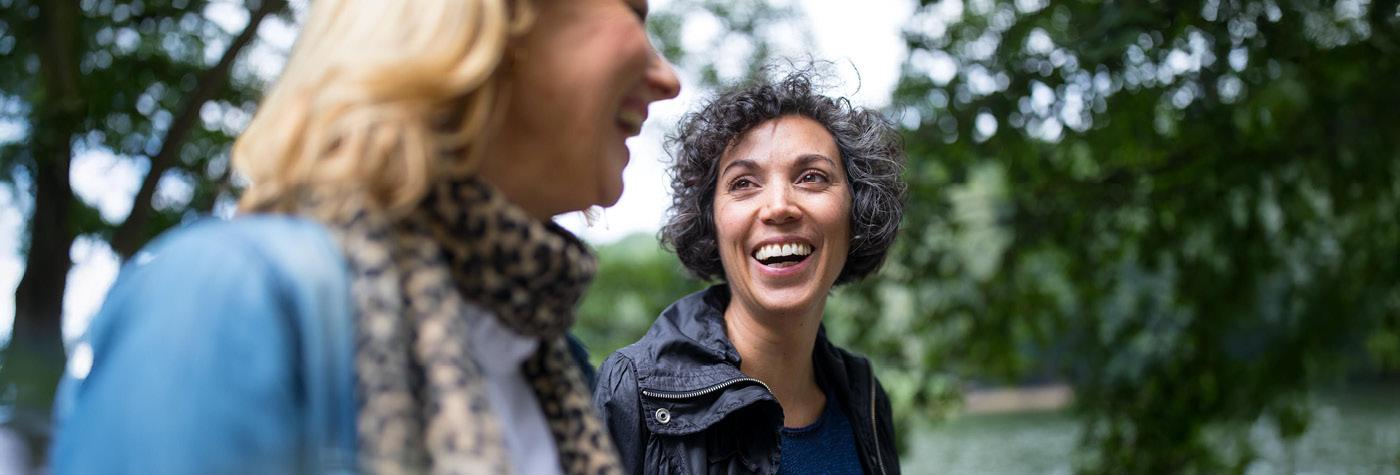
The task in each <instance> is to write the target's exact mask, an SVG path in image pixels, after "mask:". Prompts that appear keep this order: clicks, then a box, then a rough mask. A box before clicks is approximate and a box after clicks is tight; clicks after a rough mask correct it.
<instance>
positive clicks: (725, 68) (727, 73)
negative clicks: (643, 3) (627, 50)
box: [647, 0, 813, 91]
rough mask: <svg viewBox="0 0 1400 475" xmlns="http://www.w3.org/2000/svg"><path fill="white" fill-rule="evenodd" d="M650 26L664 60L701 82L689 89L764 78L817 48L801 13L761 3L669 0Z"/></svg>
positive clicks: (649, 20)
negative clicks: (795, 55) (777, 66)
mask: <svg viewBox="0 0 1400 475" xmlns="http://www.w3.org/2000/svg"><path fill="white" fill-rule="evenodd" d="M647 24H648V27H649V29H650V30H651V33H652V36H653V37H654V38H655V40H656V41H655V43H656V45H657V48H658V49H660V50H661V53H662V55H664V56H665V57H666V59H668V60H670V61H671V62H672V63H673V64H675V65H676V66H677V67H678V68H680V69H681V70H682V71H685V72H688V73H690V75H691V76H693V79H694V80H695V81H698V83H695V82H691V83H688V84H686V85H685V87H687V88H697V87H698V88H699V89H700V90H702V91H710V90H713V89H714V88H716V87H719V86H723V85H727V84H733V83H736V82H744V81H747V80H750V79H753V78H756V77H760V76H761V75H763V74H764V73H765V72H766V71H767V70H768V69H769V68H770V67H771V66H772V65H773V64H775V63H776V62H778V61H779V58H785V57H787V56H788V55H789V54H790V53H792V52H793V51H794V50H800V49H802V48H805V45H810V44H812V43H813V41H812V35H811V32H810V30H809V28H808V25H807V23H806V18H805V17H804V16H803V14H802V12H801V10H799V9H797V8H794V7H793V6H791V5H788V4H786V3H784V4H778V5H775V4H774V3H773V2H768V1H762V0H740V1H732V0H670V1H668V2H666V3H665V4H664V6H662V7H660V8H658V9H657V10H656V11H654V12H652V13H651V14H650V15H649V16H648V17H647ZM686 79H687V80H690V79H692V78H690V77H688V78H686Z"/></svg>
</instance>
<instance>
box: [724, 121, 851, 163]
mask: <svg viewBox="0 0 1400 475" xmlns="http://www.w3.org/2000/svg"><path fill="white" fill-rule="evenodd" d="M838 156H839V153H838V149H837V147H836V139H835V138H833V137H832V136H831V133H830V132H828V131H827V130H826V127H824V126H822V125H821V124H820V123H818V122H817V121H815V120H812V119H809V118H807V117H801V116H784V117H779V118H777V119H773V120H769V121H765V122H763V123H760V124H758V125H756V126H754V127H752V128H750V129H749V130H747V131H745V132H744V133H742V134H740V135H739V136H738V137H736V138H735V140H734V143H733V144H732V145H730V146H729V147H728V148H726V149H725V151H724V154H722V155H721V156H720V157H719V166H720V169H721V170H724V169H725V168H727V167H729V166H731V165H732V164H735V163H736V162H747V163H746V164H744V165H745V166H756V165H790V164H792V165H805V164H808V162H810V161H812V160H813V159H821V158H824V159H825V160H819V161H826V162H831V163H832V164H833V165H835V164H838V162H839V161H838V160H836V159H837V157H838ZM721 173H722V172H721Z"/></svg>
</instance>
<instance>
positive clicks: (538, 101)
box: [51, 0, 679, 474]
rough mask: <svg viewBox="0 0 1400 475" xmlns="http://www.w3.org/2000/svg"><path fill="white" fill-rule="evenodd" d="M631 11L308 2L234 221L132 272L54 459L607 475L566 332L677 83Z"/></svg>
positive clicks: (65, 465)
mask: <svg viewBox="0 0 1400 475" xmlns="http://www.w3.org/2000/svg"><path fill="white" fill-rule="evenodd" d="M646 10H647V5H646V0H537V1H527V0H519V1H509V0H414V1H412V2H398V1H383V0H317V1H316V2H313V4H312V8H311V12H310V15H309V17H308V20H307V23H306V25H305V28H304V30H303V31H302V34H301V37H300V38H299V39H298V42H297V44H296V46H295V47H294V49H293V52H292V55H291V58H290V59H289V61H288V64H287V67H286V70H285V71H284V73H283V75H282V77H281V78H280V79H279V80H278V82H277V83H276V85H275V86H274V87H273V89H272V90H271V91H270V92H269V93H268V96H267V97H266V99H265V100H264V102H263V104H262V106H261V108H260V110H259V111H258V114H257V116H256V117H255V119H254V120H253V123H252V124H250V125H249V127H248V130H247V131H246V132H245V133H244V134H243V135H242V136H241V137H240V138H239V140H238V142H237V143H236V144H235V146H234V150H233V158H234V163H235V165H236V166H237V167H238V169H239V170H240V171H241V173H242V174H243V175H244V176H246V177H247V178H248V179H249V181H250V182H251V185H250V186H249V188H248V189H247V191H246V192H245V194H244V196H243V198H242V202H241V208H242V215H241V216H240V217H238V218H235V219H233V220H232V221H225V222H214V221H211V222H204V223H199V224H195V225H193V226H189V227H186V228H185V229H182V230H179V231H176V232H173V233H171V234H170V235H167V236H164V237H162V238H159V239H158V240H157V241H156V242H155V243H153V244H152V245H151V246H150V247H149V248H148V249H147V250H145V251H143V252H141V253H139V254H138V255H137V256H136V257H135V258H134V259H132V262H131V263H130V264H129V265H127V266H126V268H124V269H123V270H122V274H121V276H120V277H119V279H118V281H117V283H116V284H115V285H114V287H113V288H112V290H111V292H110V294H109V296H108V298H107V301H106V303H105V304H104V306H103V309H102V311H101V312H100V314H99V315H98V316H97V318H95V319H94V321H93V323H92V326H91V327H90V329H89V331H88V334H87V337H86V338H85V340H84V342H82V343H81V346H80V347H79V348H78V350H77V351H82V352H90V354H91V355H92V360H91V362H92V364H91V365H90V367H88V365H75V366H74V368H73V369H72V370H71V371H70V374H69V375H68V376H67V378H66V380H65V382H64V384H63V387H62V389H61V392H60V396H59V400H58V401H57V404H56V405H57V409H56V411H57V414H56V418H57V424H58V432H57V434H56V436H55V446H54V448H53V450H52V451H51V453H52V457H53V459H52V461H51V462H52V468H53V471H54V472H55V473H60V474H64V473H200V474H206V473H293V472H294V473H322V472H331V471H351V472H354V471H370V472H376V473H421V472H433V473H505V472H512V471H514V472H520V473H610V472H615V471H616V468H617V459H616V455H615V453H614V449H613V447H612V445H611V444H610V443H609V439H608V437H607V436H606V434H605V429H604V427H603V425H602V424H601V423H600V422H598V421H597V420H596V416H595V415H594V412H593V410H592V409H591V408H590V404H589V393H588V389H587V387H586V385H585V383H584V381H583V379H582V376H581V372H580V368H579V367H578V365H577V364H576V362H575V361H574V360H573V359H572V358H571V357H570V356H569V353H568V351H569V350H568V347H567V344H566V342H565V337H564V333H565V331H566V330H567V328H568V327H569V325H570V324H571V323H572V320H573V312H574V305H575V304H576V302H577V300H578V298H579V296H580V294H581V293H582V292H583V290H584V287H585V286H586V285H587V283H588V281H589V279H590V277H591V275H592V272H593V271H594V268H595V264H594V262H593V260H592V257H591V255H590V254H589V252H588V250H587V249H586V248H585V246H584V245H583V244H581V243H580V242H579V241H578V240H577V239H575V238H574V237H573V236H571V235H570V234H569V233H568V232H566V231H564V230H563V229H561V228H559V227H557V226H555V225H554V224H552V223H551V222H550V218H551V216H553V215H556V214H559V213H563V212H568V211H574V210H582V209H586V208H588V207H590V206H594V205H603V206H606V205H610V204H612V203H614V202H616V200H617V199H618V197H619V195H620V194H621V190H622V183H621V179H622V169H623V167H624V166H625V165H626V164H627V161H628V151H627V148H626V146H625V144H624V141H625V140H626V139H627V138H628V137H630V136H633V135H636V134H637V133H638V132H639V131H640V128H641V125H642V122H643V121H644V120H645V118H646V114H647V106H648V105H649V104H650V103H652V102H654V101H657V100H662V99H667V98H671V97H674V96H675V95H676V94H677V92H678V90H679V84H678V83H677V80H676V76H675V74H674V72H673V71H672V70H671V68H670V66H669V65H668V64H667V63H666V62H665V60H664V59H662V58H661V57H659V56H658V55H657V53H656V51H655V50H654V49H653V48H652V46H651V44H650V43H649V40H648V38H647V35H646V30H645V25H644V21H645V16H646Z"/></svg>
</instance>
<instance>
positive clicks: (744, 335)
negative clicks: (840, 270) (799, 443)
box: [724, 299, 826, 427]
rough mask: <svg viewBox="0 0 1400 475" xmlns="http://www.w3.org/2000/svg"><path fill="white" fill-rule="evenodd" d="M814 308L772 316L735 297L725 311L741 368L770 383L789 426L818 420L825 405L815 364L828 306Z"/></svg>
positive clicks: (818, 305) (728, 333) (727, 328)
mask: <svg viewBox="0 0 1400 475" xmlns="http://www.w3.org/2000/svg"><path fill="white" fill-rule="evenodd" d="M814 307H815V308H812V309H810V310H809V311H808V312H804V313H803V314H794V315H772V314H765V312H763V311H762V310H761V309H753V308H752V307H750V306H747V305H744V304H742V303H740V302H739V301H738V299H733V300H731V301H730V303H729V306H728V307H727V308H726V309H725V311H724V328H725V333H726V334H727V335H728V337H729V342H730V343H731V344H733V345H734V349H735V350H737V351H738V352H739V356H740V358H742V361H741V363H740V364H739V370H740V371H743V372H744V374H746V375H748V376H750V377H752V378H755V379H758V380H759V381H763V382H764V384H767V385H768V388H769V389H771V390H772V391H773V395H774V397H777V398H778V404H780V405H782V407H783V425H784V426H787V427H802V426H806V425H809V424H811V423H813V422H815V421H816V420H817V417H818V416H820V415H821V411H822V409H823V408H825V407H826V406H825V404H826V396H825V394H823V393H822V390H821V387H820V386H818V385H817V378H816V371H815V369H814V368H813V366H812V349H813V348H814V347H815V346H816V342H817V329H818V328H819V325H820V324H821V315H822V310H823V309H824V307H825V302H819V303H818V304H817V305H815V306H814Z"/></svg>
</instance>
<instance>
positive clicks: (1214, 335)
mask: <svg viewBox="0 0 1400 475" xmlns="http://www.w3.org/2000/svg"><path fill="white" fill-rule="evenodd" d="M946 4H947V2H938V3H934V4H926V6H925V7H924V8H922V9H921V10H920V12H919V13H918V14H916V16H918V15H934V14H936V12H940V11H946V8H945V7H946ZM974 4H975V6H976V8H972V7H969V8H967V9H966V10H965V11H963V12H961V14H960V15H951V16H953V17H954V18H945V20H946V30H945V31H943V32H942V34H928V33H927V32H921V31H918V30H917V29H915V28H911V33H910V35H909V40H910V44H911V52H910V62H909V63H908V64H907V65H906V67H905V76H904V78H903V80H902V81H901V85H900V87H899V88H898V89H897V91H896V97H895V101H894V102H895V106H894V109H895V111H896V114H901V113H902V114H912V115H915V116H917V117H921V118H922V120H921V121H920V123H919V124H918V126H917V127H914V128H912V129H910V130H909V131H908V135H907V139H908V146H909V153H910V159H911V166H910V174H909V179H910V180H911V182H912V185H913V186H912V187H911V190H913V193H914V196H913V199H912V203H911V212H910V213H908V220H907V221H906V228H905V231H906V234H905V241H904V242H903V243H902V244H901V245H900V246H898V247H897V249H896V252H895V254H894V255H893V256H892V257H891V261H892V262H898V263H901V264H902V267H906V268H907V273H901V274H898V275H893V274H890V273H886V274H884V275H885V278H884V281H885V282H883V283H880V284H878V285H903V286H906V287H908V288H930V287H931V288H938V289H942V290H940V291H936V292H916V293H915V294H914V295H916V296H918V297H917V299H916V304H915V307H917V308H921V309H924V315H923V318H922V319H920V320H923V321H926V322H930V323H921V324H914V325H910V326H908V327H905V328H899V329H895V331H896V332H897V333H905V334H910V335H919V336H921V337H923V338H931V339H933V340H935V341H946V340H947V339H946V338H944V337H940V336H937V335H942V334H947V333H952V334H957V335H962V336H963V337H964V338H965V339H966V340H967V343H964V344H957V343H951V342H950V343H948V345H947V346H942V347H931V348H928V351H929V352H932V353H938V354H939V355H942V356H937V357H929V358H925V359H926V360H927V361H942V362H944V364H945V365H947V366H945V368H948V367H951V368H957V371H958V372H959V373H960V374H963V375H964V376H967V377H982V376H984V375H994V374H1001V375H1005V376H1010V377H1024V376H1028V375H1035V374H1041V373H1045V372H1051V373H1054V374H1057V375H1058V377H1059V378H1064V379H1068V380H1070V381H1071V382H1073V383H1074V384H1075V388H1076V391H1077V396H1078V406H1079V407H1080V409H1081V410H1082V411H1083V413H1084V414H1085V415H1086V416H1087V417H1088V420H1089V421H1090V430H1088V431H1086V432H1085V434H1086V438H1085V440H1084V443H1085V445H1086V447H1089V448H1091V449H1092V450H1093V451H1095V452H1097V454H1098V455H1097V456H1094V457H1089V458H1087V459H1086V462H1085V464H1083V465H1082V466H1081V467H1080V468H1081V469H1084V470H1088V471H1106V470H1112V471H1117V472H1148V473H1157V472H1163V471H1166V472H1173V471H1213V470H1216V469H1220V468H1222V467H1224V466H1235V467H1241V466H1244V465H1241V464H1247V462H1248V460H1247V459H1248V453H1249V452H1250V451H1247V450H1245V451H1239V452H1237V453H1235V454H1234V455H1232V456H1233V457H1237V459H1236V460H1225V459H1224V458H1221V457H1223V455H1221V454H1217V453H1215V451H1214V450H1213V449H1212V448H1211V447H1210V446H1209V445H1208V444H1207V442H1205V439H1203V438H1202V437H1201V436H1200V434H1201V433H1202V431H1203V430H1205V429H1206V428H1210V427H1217V426H1220V425H1221V424H1229V423H1235V422H1249V421H1253V420H1254V419H1256V418H1259V417H1268V418H1271V419H1273V420H1274V421H1275V422H1276V423H1277V427H1279V430H1280V433H1281V435H1283V436H1285V437H1292V436H1296V435H1297V434H1298V433H1300V432H1301V431H1302V430H1303V428H1302V427H1301V426H1299V425H1298V424H1294V423H1293V422H1295V421H1299V420H1305V419H1306V418H1305V417H1302V416H1298V414H1297V411H1298V410H1300V409H1298V408H1299V407H1300V406H1299V404H1298V403H1297V401H1298V396H1299V395H1300V394H1303V393H1305V392H1306V390H1307V388H1309V387H1310V385H1312V384H1313V383H1314V382H1316V381H1319V380H1322V379H1326V378H1330V377H1334V375H1336V374H1339V372H1341V371H1344V370H1345V369H1346V368H1349V367H1351V368H1374V367H1376V366H1380V365H1383V364H1385V363H1382V362H1386V361H1391V358H1393V356H1388V355H1392V354H1393V352H1391V351H1390V350H1389V348H1392V346H1393V345H1392V344H1391V343H1390V342H1391V341H1394V340H1393V335H1394V333H1395V332H1394V330H1393V328H1394V323H1393V322H1394V320H1395V318H1396V317H1395V315H1396V313H1397V308H1396V305H1395V304H1393V303H1389V302H1390V300H1388V299H1391V298H1394V297H1392V296H1394V295H1400V286H1398V285H1397V284H1396V282H1400V280H1397V277H1400V275H1397V274H1396V271H1397V268H1396V265H1395V264H1394V262H1395V261H1396V259H1395V258H1394V256H1396V255H1400V254H1396V252H1397V251H1400V239H1397V236H1396V227H1397V225H1396V220H1394V219H1393V217H1392V218H1391V219H1389V220H1388V221H1385V222H1382V221H1378V220H1376V219H1377V218H1379V215H1377V214H1375V213H1376V211H1378V210H1379V209H1385V210H1387V211H1393V210H1395V208H1394V206H1395V203H1397V201H1396V193H1395V192H1394V189H1395V188H1396V186H1395V183H1397V181H1400V173H1397V166H1396V165H1395V164H1396V158H1397V152H1396V150H1400V143H1397V141H1400V139H1397V137H1400V135H1397V133H1396V132H1397V131H1400V115H1397V114H1396V113H1395V111H1396V110H1400V109H1397V107H1400V101H1397V94H1396V93H1397V92H1400V90H1397V89H1396V87H1395V86H1394V85H1393V84H1394V83H1393V81H1389V80H1386V79H1381V78H1383V77H1393V76H1391V75H1394V74H1397V73H1400V61H1397V60H1396V59H1395V58H1397V56H1396V55H1394V54H1387V53H1386V52H1387V51H1389V50H1390V48H1391V47H1390V46H1389V45H1388V44H1387V43H1386V42H1385V41H1383V40H1382V38H1390V37H1392V35H1394V33H1395V31H1396V24H1395V22H1391V21H1388V20H1387V21H1382V22H1375V21H1374V20H1371V21H1369V22H1368V21H1367V20H1363V18H1368V16H1367V15H1365V14H1364V13H1365V12H1364V11H1363V12H1360V13H1358V12H1351V11H1350V10H1347V9H1343V8H1341V7H1340V6H1339V7H1338V8H1335V9H1334V8H1332V7H1331V6H1324V5H1314V4H1311V3H1289V4H1286V5H1279V4H1275V3H1273V2H1248V1H1246V2H1228V1H1222V2H1213V1H1212V2H1200V3H1194V4H1172V8H1167V6H1166V4H1142V5H1139V4H1121V3H1108V4H1103V3H1100V2H1087V1H1085V2H1080V1H1070V2H1056V3H1055V4H1054V5H1053V6H1049V7H1047V8H1044V9H1024V8H1017V5H1015V4H1014V3H1013V2H974ZM1351 7H1356V8H1361V9H1362V10H1364V9H1365V8H1366V7H1365V6H1364V5H1362V4H1352V5H1350V6H1349V7H1348V8H1351ZM1393 7H1394V6H1393V4H1392V5H1390V6H1389V7H1388V8H1392V9H1393ZM1381 8H1387V7H1381ZM944 16H945V17H947V16H949V15H944ZM1370 18H1374V16H1371V17H1370ZM934 33H938V32H937V31H935V32H934ZM989 46H991V47H992V49H991V52H990V53H988V47H989ZM943 52H946V53H947V54H950V55H951V59H952V62H953V63H955V64H956V69H957V72H956V75H955V76H954V77H952V78H951V79H950V80H947V81H940V80H937V79H938V75H939V74H941V73H938V72H937V71H931V70H929V68H927V67H926V65H923V64H921V63H920V60H916V58H920V57H925V58H926V57H930V55H933V56H936V55H937V54H942V53H943ZM1363 68H1364V69H1365V70H1366V71H1368V74H1366V75H1363V74H1360V73H1358V72H1359V71H1361V70H1362V69H1363ZM931 78H932V79H934V80H930V79H931ZM1387 110H1388V112H1387ZM987 116H990V117H987ZM1361 118H1364V119H1361ZM978 121H982V122H987V123H995V124H996V125H997V126H998V127H996V129H995V130H996V131H995V132H994V133H993V134H990V136H987V135H989V134H980V136H979V133H978V131H977V130H976V129H975V128H974V127H975V124H977V122H978ZM1363 121H1364V124H1365V125H1361V123H1362V122H1363ZM950 138H951V139H953V140H950ZM969 138H977V140H968V139H969ZM1363 169H1364V170H1367V171H1366V172H1361V170H1363ZM986 170H1000V171H1001V173H1002V174H1003V177H1002V179H1001V182H1002V183H1003V185H1002V188H1001V189H1004V190H1005V195H1006V198H1005V199H1004V202H1005V203H1006V204H1005V206H1006V209H1005V211H998V212H996V213H991V212H988V211H985V210H980V209H979V208H977V207H976V206H973V205H971V204H969V201H971V198H972V197H975V196H979V195H977V194H974V193H971V192H969V191H968V190H973V189H978V188H979V187H983V188H985V185H979V183H986V182H987V178H986V176H987V173H988V172H987V171H986ZM982 196H985V194H983V195H982ZM988 215H995V216H998V217H999V218H998V219H987V218H986V216H988ZM1392 216H1393V215H1392ZM1358 221H1365V222H1367V223H1368V225H1367V226H1365V227H1364V228H1363V227H1358V226H1356V225H1355V224H1353V223H1356V222H1358ZM988 223H995V224H996V225H998V226H1000V227H1001V229H1004V231H1002V232H1004V233H1006V235H1007V236H1009V237H1008V238H1007V239H1006V240H1005V242H1006V243H1007V244H1005V247H1004V249H1002V248H1001V246H1000V244H999V243H1001V242H1002V240H1001V239H999V238H996V237H994V236H993V235H989V234H985V233H986V231H979V229H987V227H988V226H989V224H988ZM960 233H962V234H966V233H972V234H971V236H973V238H972V239H971V240H970V242H974V243H976V245H970V246H969V245H962V246H960V245H957V244H955V243H957V242H959V241H958V238H957V237H956V236H958V235H959V234H960ZM911 236H918V237H917V238H913V239H912V240H911ZM937 236H948V237H946V238H941V239H940V238H938V237H937ZM989 249H996V250H997V252H990V251H989ZM991 255H999V256H1000V257H999V259H997V260H991V259H989V258H988V257H987V256H991ZM1381 256H1387V257H1381ZM978 259H982V260H980V261H979V260H978ZM872 302H873V303H874V304H876V305H878V304H879V303H880V302H879V301H878V300H873V301H872ZM867 311H868V312H872V311H873V310H870V309H867ZM1363 341H1369V342H1373V343H1371V344H1370V346H1371V347H1374V348H1376V350H1373V351H1372V357H1371V358H1370V359H1368V360H1365V361H1371V362H1370V363H1363V364H1361V365H1359V366H1357V365H1356V363H1352V365H1353V366H1347V365H1345V364H1341V363H1339V362H1340V361H1342V360H1344V359H1347V358H1348V356H1345V355H1354V354H1355V353H1354V352H1353V351H1352V350H1351V349H1352V348H1355V347H1357V346H1359V345H1360V344H1361V343H1362V342H1363ZM979 347H980V348H990V349H993V351H979V350H978V349H977V348H979ZM886 356H887V357H889V358H890V359H891V360H893V361H909V360H908V359H907V358H902V357H899V356H897V355H886ZM896 364H899V363H896ZM1381 367H1387V366H1381ZM929 370H930V371H932V370H933V369H932V368H930V369H929Z"/></svg>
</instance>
